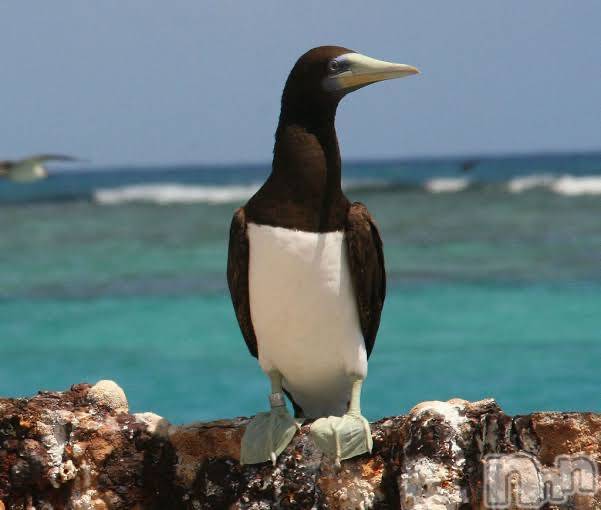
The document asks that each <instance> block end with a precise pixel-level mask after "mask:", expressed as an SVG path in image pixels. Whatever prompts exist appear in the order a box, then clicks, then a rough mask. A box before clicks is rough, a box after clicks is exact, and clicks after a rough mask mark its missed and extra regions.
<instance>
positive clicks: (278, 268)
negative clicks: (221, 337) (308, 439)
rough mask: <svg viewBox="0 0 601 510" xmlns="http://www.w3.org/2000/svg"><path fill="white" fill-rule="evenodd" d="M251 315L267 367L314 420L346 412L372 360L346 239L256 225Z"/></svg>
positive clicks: (251, 228)
mask: <svg viewBox="0 0 601 510" xmlns="http://www.w3.org/2000/svg"><path fill="white" fill-rule="evenodd" d="M248 236H249V240H250V258H249V294H250V312H251V318H252V322H253V326H254V330H255V333H256V336H257V343H258V348H259V363H260V365H261V368H262V369H263V370H264V371H265V372H269V371H270V370H273V369H276V370H278V371H279V372H280V373H281V374H282V375H283V376H284V387H285V388H286V389H287V390H288V391H290V393H291V394H292V396H293V398H294V400H295V401H296V402H297V403H298V404H299V405H300V406H301V407H302V408H303V410H304V412H305V415H306V416H307V417H315V416H325V415H329V414H332V415H340V414H343V413H344V412H345V411H346V406H347V401H348V399H349V395H350V387H351V378H352V377H353V376H355V377H356V376H359V377H362V378H364V377H365V376H366V375H367V354H366V351H365V343H364V341H363V335H362V333H361V327H360V324H359V316H358V313H357V303H356V300H355V296H354V292H353V286H352V281H351V277H350V272H349V266H348V255H347V248H346V243H345V241H344V233H343V232H329V233H323V234H320V233H314V232H301V231H298V230H290V229H285V228H280V227H270V226H265V225H256V224H254V223H249V225H248Z"/></svg>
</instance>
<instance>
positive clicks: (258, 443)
mask: <svg viewBox="0 0 601 510" xmlns="http://www.w3.org/2000/svg"><path fill="white" fill-rule="evenodd" d="M269 378H270V379H271V395H269V404H270V405H271V411H269V412H268V413H258V414H257V415H256V416H255V417H254V418H253V419H252V420H251V421H250V423H249V424H248V425H247V426H246V430H245V431H244V436H243V437H242V445H241V449H240V464H259V463H261V462H267V461H269V460H270V461H271V462H272V463H273V465H274V466H275V463H276V459H277V456H278V455H279V454H280V453H282V452H283V451H284V449H285V448H286V446H288V444H289V443H290V441H292V438H293V437H294V434H296V431H297V430H299V429H300V425H301V424H300V423H299V422H297V421H296V420H295V419H294V418H293V417H292V416H291V415H290V413H289V412H288V409H286V401H285V399H284V392H283V391H282V374H280V373H279V372H270V373H269Z"/></svg>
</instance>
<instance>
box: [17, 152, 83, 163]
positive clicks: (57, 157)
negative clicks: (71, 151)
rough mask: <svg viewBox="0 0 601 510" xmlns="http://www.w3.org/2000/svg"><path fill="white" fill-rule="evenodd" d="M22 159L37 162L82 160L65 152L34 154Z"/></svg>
mask: <svg viewBox="0 0 601 510" xmlns="http://www.w3.org/2000/svg"><path fill="white" fill-rule="evenodd" d="M21 161H33V162H35V163H45V162H46V161H80V160H79V159H78V158H75V157H73V156H66V155H64V154H34V155H33V156H29V157H27V158H23V159H22V160H21Z"/></svg>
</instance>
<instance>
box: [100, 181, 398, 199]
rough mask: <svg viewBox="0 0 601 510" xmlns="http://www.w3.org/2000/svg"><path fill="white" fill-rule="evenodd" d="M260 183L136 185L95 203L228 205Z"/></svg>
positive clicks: (106, 192)
mask: <svg viewBox="0 0 601 510" xmlns="http://www.w3.org/2000/svg"><path fill="white" fill-rule="evenodd" d="M390 184H391V183H390V182H389V181H385V180H382V179H380V180H379V179H347V180H345V181H343V183H342V187H343V188H344V189H346V190H374V189H384V188H387V187H388V186H390ZM259 187H260V184H248V185H241V184H235V185H234V184H232V185H221V186H219V185H204V186H200V185H192V184H186V185H184V184H178V183H161V184H136V185H129V186H120V187H116V188H104V189H97V190H95V191H94V192H93V194H92V198H93V200H94V202H96V203H97V204H102V205H117V204H125V203H152V204H159V205H168V204H195V203H206V204H225V203H229V202H241V201H244V200H248V199H249V198H250V197H251V196H252V195H253V194H254V193H256V191H257V190H258V189H259Z"/></svg>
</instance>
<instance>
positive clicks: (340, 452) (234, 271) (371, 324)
mask: <svg viewBox="0 0 601 510" xmlns="http://www.w3.org/2000/svg"><path fill="white" fill-rule="evenodd" d="M418 73H419V71H418V70H417V69H416V68H415V67H412V66H409V65H404V64H394V63H391V62H384V61H380V60H376V59H373V58H370V57H367V56H365V55H361V54H359V53H356V52H355V51H353V50H349V49H347V48H342V47H338V46H322V47H318V48H314V49H312V50H310V51H308V52H307V53H305V54H304V55H302V56H301V57H300V59H299V60H298V61H297V62H296V64H295V65H294V67H293V69H292V71H291V72H290V75H289V76H288V80H287V81H286V85H285V87H284V92H283V94H282V104H281V113H280V118H279V124H278V127H277V130H276V133H275V147H274V155H273V164H272V171H271V174H270V176H269V177H268V179H267V181H266V182H265V183H264V184H263V186H262V187H261V188H260V189H259V191H258V192H257V193H256V194H255V195H254V196H253V197H252V198H251V199H250V200H249V201H248V202H247V203H246V205H244V206H243V207H241V208H239V209H238V210H237V211H236V212H235V213H234V217H233V220H232V223H231V228H230V239H229V253H228V266H227V277H228V284H229V289H230V294H231V297H232V302H233V305H234V309H235V312H236V317H237V319H238V323H239V325H240V329H241V330H242V334H243V337H244V340H245V341H246V344H247V346H248V350H249V351H250V354H252V355H253V356H255V357H256V358H258V360H259V364H260V366H261V368H262V369H263V371H264V372H265V373H266V374H267V375H268V376H269V378H270V380H271V394H270V396H269V401H270V407H271V411H270V412H268V413H259V414H258V415H256V416H255V417H254V418H253V419H252V420H251V422H250V423H249V424H248V426H247V428H246V431H245V434H244V437H243V440H242V448H241V459H240V462H241V463H242V464H255V463H260V462H265V461H269V460H271V461H272V462H274V464H275V462H276V458H277V455H279V454H280V453H281V452H282V451H283V450H284V448H285V447H286V446H287V445H288V443H289V442H290V441H291V440H292V438H293V436H294V434H295V433H296V431H297V428H298V427H299V426H300V423H302V420H303V419H305V418H317V419H316V420H315V421H314V422H313V424H312V425H311V434H312V436H313V438H314V440H315V441H316V443H317V445H318V447H319V448H320V449H321V450H322V451H324V452H325V453H327V454H329V455H331V456H332V457H333V458H335V459H336V465H338V466H339V465H340V461H341V460H343V459H347V458H350V457H354V456H356V455H360V454H362V453H365V452H367V451H371V447H372V438H371V432H370V428H369V423H368V421H367V420H366V419H365V418H364V417H363V416H362V415H361V407H360V395H361V386H362V384H363V380H364V379H365V377H366V375H367V360H368V358H369V355H370V353H371V351H372V349H373V347H374V343H375V340H376V333H377V331H378V327H379V324H380V314H381V312H382V307H383V304H384V297H385V293H386V275H385V269H384V256H383V252H382V240H381V238H380V234H379V232H378V229H377V227H376V224H375V222H374V220H373V218H372V217H371V215H370V213H369V211H368V210H367V208H366V207H365V205H363V204H361V203H359V202H354V203H351V202H350V201H349V200H348V199H347V197H346V196H345V195H344V193H343V192H342V189H341V160H340V152H339V149H338V140H337V137H336V130H335V127H334V117H335V115H336V109H337V107H338V103H339V102H340V100H341V99H342V98H343V97H344V96H345V95H346V94H348V93H349V92H352V91H355V90H357V89H359V88H361V87H364V86H366V85H369V84H371V83H375V82H378V81H382V80H388V79H392V78H402V77H405V76H410V75H413V74H418ZM284 394H286V395H288V397H289V398H290V400H291V402H292V405H293V407H294V410H295V417H292V416H291V414H290V413H289V412H288V410H287V408H286V402H285V398H284Z"/></svg>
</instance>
